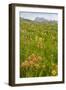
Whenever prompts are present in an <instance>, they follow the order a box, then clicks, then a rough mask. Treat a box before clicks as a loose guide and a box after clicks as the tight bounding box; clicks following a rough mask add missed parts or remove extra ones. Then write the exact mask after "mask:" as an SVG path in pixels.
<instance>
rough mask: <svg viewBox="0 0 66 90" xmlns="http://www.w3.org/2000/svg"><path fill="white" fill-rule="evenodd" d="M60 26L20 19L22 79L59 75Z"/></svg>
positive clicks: (53, 23) (52, 23) (54, 23)
mask: <svg viewBox="0 0 66 90" xmlns="http://www.w3.org/2000/svg"><path fill="white" fill-rule="evenodd" d="M57 29H58V25H57V22H56V21H53V22H51V21H50V22H36V21H31V20H26V19H22V18H20V77H21V78H22V77H42V76H43V77H44V76H56V75H57V74H58V43H57V42H58V30H57Z"/></svg>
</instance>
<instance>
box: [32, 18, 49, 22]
mask: <svg viewBox="0 0 66 90" xmlns="http://www.w3.org/2000/svg"><path fill="white" fill-rule="evenodd" d="M34 21H36V22H47V21H48V20H47V19H45V18H42V17H36V18H35V20H34Z"/></svg>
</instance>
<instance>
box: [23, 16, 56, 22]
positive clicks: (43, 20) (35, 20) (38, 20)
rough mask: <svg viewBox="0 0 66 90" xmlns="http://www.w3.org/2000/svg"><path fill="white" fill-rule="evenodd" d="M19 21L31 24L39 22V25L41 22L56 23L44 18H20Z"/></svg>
mask: <svg viewBox="0 0 66 90" xmlns="http://www.w3.org/2000/svg"><path fill="white" fill-rule="evenodd" d="M21 20H27V21H33V22H39V23H41V22H43V23H46V22H51V23H52V22H56V23H57V21H56V20H48V19H45V18H43V17H36V18H35V19H34V20H30V19H26V18H22V17H21Z"/></svg>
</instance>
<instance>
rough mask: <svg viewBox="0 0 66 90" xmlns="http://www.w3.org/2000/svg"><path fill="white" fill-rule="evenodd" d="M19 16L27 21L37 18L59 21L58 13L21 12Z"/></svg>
mask: <svg viewBox="0 0 66 90" xmlns="http://www.w3.org/2000/svg"><path fill="white" fill-rule="evenodd" d="M19 16H20V17H22V18H25V19H30V20H34V19H35V18H36V17H42V18H45V19H47V20H56V21H57V20H58V14H57V13H45V12H20V13H19Z"/></svg>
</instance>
